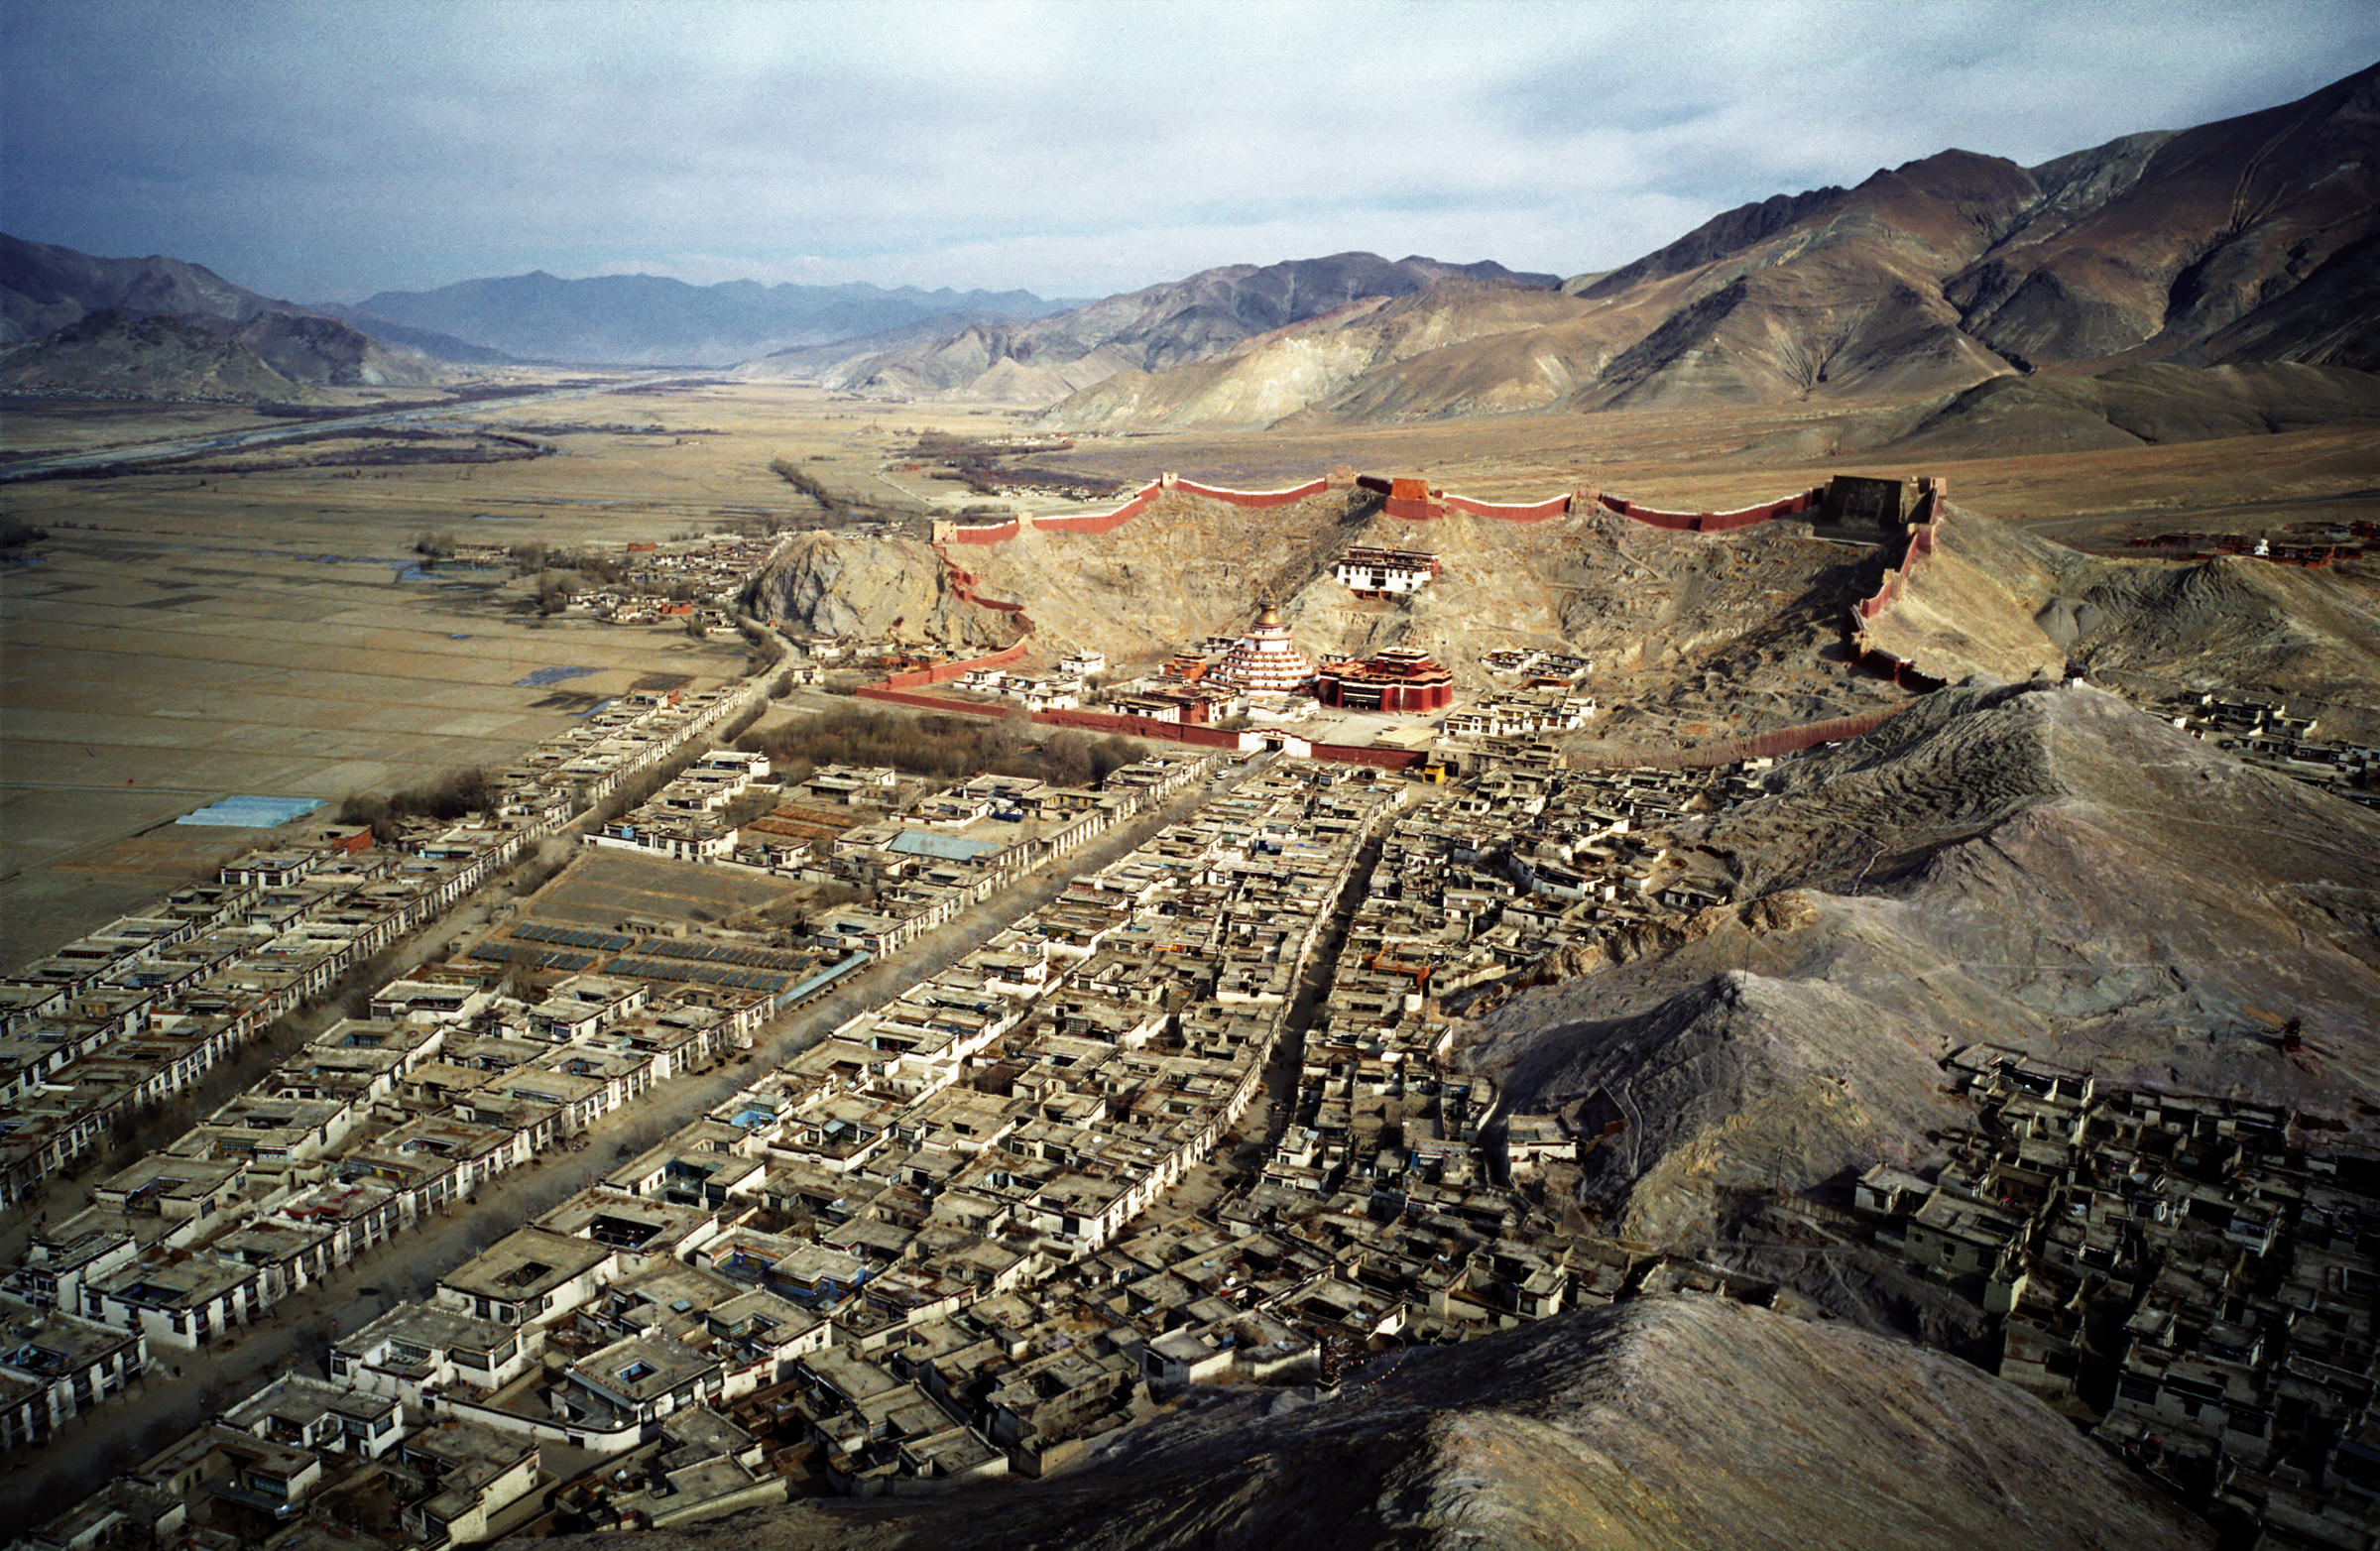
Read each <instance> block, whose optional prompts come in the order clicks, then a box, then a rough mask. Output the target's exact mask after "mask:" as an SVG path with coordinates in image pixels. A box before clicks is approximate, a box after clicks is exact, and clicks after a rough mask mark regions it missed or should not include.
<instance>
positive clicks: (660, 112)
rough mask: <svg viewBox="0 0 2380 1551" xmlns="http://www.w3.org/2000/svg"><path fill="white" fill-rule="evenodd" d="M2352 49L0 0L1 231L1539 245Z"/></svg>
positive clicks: (600, 270) (721, 252)
mask: <svg viewBox="0 0 2380 1551" xmlns="http://www.w3.org/2000/svg"><path fill="white" fill-rule="evenodd" d="M2376 59H2380V3H2374V0H2253V3H2247V4H2229V3H2193V0H2156V3H2142V4H2128V3H2116V0H2105V3H2098V0H2024V3H2020V0H2005V3H1995V0H1874V3H1842V0H1773V3H1770V0H1707V3H1701V0H1677V3H1669V4H1660V5H1652V4H1643V3H1602V0H1570V3H1566V4H1555V5H1532V4H1493V3H1485V0H1481V3H1472V4H1394V3H1385V0H1374V3H1363V4H1353V3H1319V4H1301V3H1295V0H1276V3H1267V4H1252V5H1242V4H1230V3H1205V4H1169V3H1145V4H1136V3H1130V0H1106V3H1102V0H1073V3H1059V4H967V3H955V0H954V3H923V0H920V3H897V0H874V3H868V4H836V3H831V0H811V3H798V4H796V3H771V4H752V3H742V4H731V3H721V4H709V3H698V0H696V3H688V0H670V3H661V0H626V3H596V0H370V3H365V4H350V3H346V0H303V3H297V4H278V3H266V0H249V3H244V4H222V3H211V0H175V3H172V4H164V5H159V4H148V3H139V4H133V3H112V0H67V3H58V4H54V3H51V0H0V230H5V231H7V232H9V233H11V234H13V235H16V236H19V237H27V238H32V239H34V240H36V241H42V242H52V243H59V244H62V245H64V246H67V247H71V248H79V249H81V250H83V251H85V252H89V253H97V254H102V255H105V256H109V257H121V256H127V255H146V254H151V253H163V254H168V255H171V256H173V257H176V258H180V259H187V260H190V261H192V262H195V263H199V264H204V265H206V266H207V267H208V268H210V269H213V270H215V271H216V272H217V273H219V274H221V275H223V276H224V277H226V278H227V279H230V280H233V281H235V282H237V283H239V284H241V285H244V286H247V287H250V288H251V289H254V290H258V291H262V292H265V293H267V294H268V295H271V296H276V297H281V298H288V299H292V300H297V301H334V300H346V301H352V300H357V299H360V298H363V297H365V296H368V295H370V294H372V293H374V292H377V291H382V290H425V289H428V288H431V287H435V286H440V285H445V284H448V283H451V282H454V281H460V280H467V279H473V278H477V277H484V276H495V275H515V274H521V273H525V272H527V271H530V270H533V269H542V270H545V271H548V272H550V273H552V274H556V275H561V276H566V277H578V276H586V275H601V274H623V273H643V274H652V275H666V276H673V277H676V278H678V279H681V280H685V281H689V282H693V283H697V284H709V283H712V282H716V281H722V280H745V279H750V280H759V281H763V282H769V283H774V282H779V281H796V282H802V283H808V284H822V283H838V282H845V281H868V282H872V283H875V284H878V285H884V286H899V285H914V286H921V287H926V288H929V289H930V288H935V287H943V286H948V287H954V288H957V289H961V290H964V289H968V288H976V287H980V288H984V289H989V290H1008V289H1015V288H1021V289H1025V290H1030V291H1034V292H1037V293H1039V294H1040V295H1042V296H1045V297H1097V296H1104V295H1108V294H1111V293H1114V292H1119V291H1127V290H1131V289H1134V288H1137V287H1140V286H1145V285H1151V284H1154V283H1156V282H1159V281H1164V280H1171V279H1177V278H1179V277H1181V276H1183V275H1187V274H1191V273H1193V272H1195V271H1197V270H1200V269H1204V268H1208V267H1211V266H1214V265H1219V264H1233V263H1256V264H1264V263H1272V262H1275V261H1278V260H1282V259H1291V258H1311V257H1316V256H1319V255H1323V254H1329V253H1336V252H1341V251H1345V250H1348V249H1368V250H1370V251H1373V252H1377V253H1382V254H1385V255H1387V256H1389V257H1391V258H1395V257H1401V256H1403V255H1405V254H1409V253H1418V254H1425V255H1428V256H1430V257H1432V258H1438V259H1444V260H1448V261H1452V262H1460V263H1468V262H1471V261H1473V260H1478V259H1495V260H1497V261H1499V262H1501V263H1504V264H1506V265H1508V266H1510V267H1512V268H1514V269H1519V270H1537V271H1546V272H1552V273H1556V274H1563V275H1569V274H1577V273H1580V272H1583V271H1589V270H1600V269H1607V268H1611V267H1613V266H1616V265H1618V264H1621V263H1625V262H1626V261H1627V260H1629V259H1632V258H1634V257H1636V256H1638V255H1639V254H1642V253H1644V252H1647V251H1649V250H1651V249H1653V248H1656V247H1658V246H1660V245H1661V244H1663V243H1665V242H1667V241H1669V240H1671V239H1672V238H1675V237H1677V236H1679V235H1680V234H1682V233H1684V232H1686V231H1688V230H1690V229H1691V228H1693V227H1694V226H1695V225H1697V224H1699V223H1700V222H1702V221H1703V220H1705V219H1707V218H1709V217H1710V216H1712V215H1713V214H1716V213H1717V212H1719V211H1721V210H1724V209H1726V208H1728V207H1730V206H1732V205H1735V204H1739V203H1743V202H1745V201H1747V200H1753V199H1760V198H1765V197H1767V196H1768V195H1770V194H1772V193H1779V192H1792V191H1797V190H1800V189H1803V188H1809V187H1816V186H1819V185H1821V184H1826V183H1845V184H1849V183H1856V182H1857V181H1859V180H1860V179H1864V178H1866V177H1867V176H1868V175H1870V174H1871V173H1873V172H1875V171H1876V170H1877V169H1878V168H1882V167H1890V166H1896V165H1898V164H1900V163H1902V162H1906V161H1910V160H1913V159H1915V158H1918V157H1924V156H1929V155H1932V154H1933V153H1935V152H1938V151H1942V150H1946V149H1949V148H1951V147H1954V146H1955V147H1960V148H1963V149H1966V150H1970V151H1979V152H1985V153H1990V154H1994V155H1999V156H2006V157H2010V158H2013V159H2014V160H2016V161H2018V162H2020V163H2025V164H2027V165H2031V164H2035V163H2039V162H2042V161H2046V160H2048V159H2049V158H2051V157H2054V156H2058V155H2062V154H2064V153H2066V152H2069V151H2076V150H2081V149H2083V148H2086V147H2089V146H2093V145H2097V144H2099V143H2101V142H2103V141H2106V140H2109V139H2112V138H2114V137H2115V136H2118V135H2123V134H2129V133H2132V132H2134V131H2138V130H2146V129H2161V128H2162V129H2178V128H2186V127H2188V126H2190V125H2193V124H2199V123H2204V122H2207V121H2210V120H2213V119H2218V118H2224V117H2228V116H2230V115H2233V114H2237V113H2243V112H2248V111H2252V110H2254V109H2257V108H2261V107H2268V106H2272V105H2274V104H2277V103H2281V102H2285V101H2288V100H2290V99H2292V98H2294V97H2298V96H2302V95H2304V94H2306V93H2307V92H2309V91H2312V90H2314V89H2316V88H2318V87H2320V86H2322V85H2324V84H2326V83H2328V82H2330V81H2332V80H2335V79H2337V78H2338V77H2340V76H2342V75H2345V74H2348V73H2350V72H2352V71H2354V70H2356V69H2358V68H2361V67H2362V66H2364V65H2367V64H2370V63H2372V62H2373V61H2374V60H2376Z"/></svg>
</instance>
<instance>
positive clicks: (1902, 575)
mask: <svg viewBox="0 0 2380 1551" xmlns="http://www.w3.org/2000/svg"><path fill="white" fill-rule="evenodd" d="M1918 484H1919V494H1918V499H1917V508H1916V510H1915V512H1914V513H1913V514H1912V516H1913V518H1914V519H1915V520H1916V521H1915V522H1914V523H1913V524H1912V526H1911V527H1910V529H1909V534H1908V537H1907V538H1906V539H1905V540H1903V542H1902V545H1901V557H1900V559H1899V561H1898V562H1897V563H1895V564H1893V565H1891V566H1889V567H1887V568H1886V570H1885V572H1884V577H1883V580H1882V581H1881V582H1880V583H1879V584H1878V585H1877V588H1876V591H1875V595H1874V596H1873V597H1868V598H1861V599H1860V600H1859V601H1858V602H1856V603H1854V604H1852V605H1851V606H1850V608H1848V609H1846V610H1845V611H1844V621H1843V647H1844V653H1845V654H1846V655H1847V656H1849V657H1850V659H1851V663H1852V665H1853V666H1854V667H1857V668H1859V669H1860V670H1862V671H1864V672H1869V673H1873V674H1875V675H1876V676H1877V677H1879V678H1889V679H1891V680H1892V681H1893V682H1894V683H1896V684H1899V685H1900V686H1901V687H1902V688H1904V689H1914V690H1916V691H1918V692H1919V693H1921V694H1923V693H1927V692H1929V691H1932V690H1936V689H1940V688H1941V687H1942V686H1943V684H1944V682H1945V680H1943V679H1940V678H1937V677H1935V676H1934V675H1933V674H1932V673H1928V672H1926V671H1924V670H1923V669H1921V668H1919V667H1918V665H1917V664H1916V663H1914V662H1912V661H1910V660H1909V659H1908V658H1906V657H1902V656H1895V655H1894V654H1892V653H1890V652H1887V651H1885V650H1884V649H1883V648H1881V647H1879V646H1877V645H1876V644H1875V642H1874V640H1873V639H1872V638H1871V637H1869V635H1868V633H1867V622H1868V621H1870V620H1872V619H1875V618H1876V617H1877V616H1879V615H1881V614H1882V613H1883V612H1884V611H1885V610H1886V609H1889V608H1891V607H1892V606H1893V605H1894V604H1895V603H1898V602H1899V601H1900V600H1901V597H1902V596H1903V594H1904V593H1906V592H1907V590H1908V586H1909V578H1910V577H1912V576H1914V575H1916V574H1917V571H1918V568H1919V567H1920V566H1921V565H1923V564H1924V563H1925V562H1926V560H1927V559H1928V558H1930V557H1931V556H1932V555H1933V553H1934V545H1935V541H1936V536H1937V535H1938V534H1939V533H1940V532H1941V529H1942V524H1943V522H1944V521H1945V517H1946V514H1945V511H1944V497H1945V495H1946V494H1947V493H1948V486H1947V484H1946V483H1945V482H1944V481H1941V480H1920V481H1919V482H1918Z"/></svg>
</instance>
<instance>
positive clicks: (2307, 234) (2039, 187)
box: [828, 65, 2380, 429]
mask: <svg viewBox="0 0 2380 1551" xmlns="http://www.w3.org/2000/svg"><path fill="white" fill-rule="evenodd" d="M1053 321H1054V320H1053ZM2151 361H2162V362H2170V363H2174V364H2177V365H2185V366H2201V365H2214V364H2223V363H2242V362H2271V361H2290V362H2306V363H2312V364H2320V365H2327V366H2334V367H2346V368H2354V369H2362V370H2368V369H2370V368H2371V367H2373V366H2374V365H2376V364H2380V65H2375V66H2372V67H2368V68H2366V69H2363V70H2360V71H2358V72H2357V73H2355V74H2354V75H2351V76H2348V77H2347V78H2345V79H2343V80H2340V81H2337V82H2335V83H2333V84H2332V85H2329V86H2326V87H2324V88H2323V89H2321V91H2318V92H2315V93H2313V94H2311V95H2309V96H2307V97H2305V98H2302V99H2300V100H2299V101H2296V102H2292V103H2288V104H2285V105H2283V106H2280V107H2276V108H2270V109H2266V110H2264V111H2261V112H2257V113H2250V114H2246V115H2243V116H2241V117H2238V118H2233V119H2226V120H2223V121H2221V122H2218V123H2213V124H2207V125H2203V126H2201V127H2199V128H2196V129H2191V130H2185V131H2182V132H2180V133H2166V132H2157V133H2148V134H2135V135H2129V136H2125V137H2123V138H2121V139H2118V140H2113V141H2110V142H2108V143H2107V144H2105V145H2103V146H2099V147H2097V148H2095V149H2092V150H2089V151H2083V152H2078V153H2076V154H2074V155H2072V156H2067V157H2061V158H2059V159H2057V160H2055V161H2052V162H2048V163H2044V164H2043V165H2041V166H2039V167H2033V168H2024V167H2020V166H2018V165H2017V164H2016V163H2014V162H2011V161H2008V160H2006V159H2004V158H2000V157H1992V156H1984V155H1978V154H1976V153H1973V152H1967V151H1957V150H1954V151H1946V152H1943V153H1941V154H1939V155H1936V156H1932V157H1928V158H1925V159H1923V160H1921V161H1916V162H1911V163H1908V164H1906V165H1904V166H1901V167H1898V168H1893V169H1888V170H1880V171H1878V172H1877V173H1876V174H1875V175H1874V176H1872V177H1870V178H1869V179H1866V180H1865V181H1863V182H1861V183H1860V184H1858V185H1857V186H1856V187H1852V188H1841V187H1827V188H1818V189H1812V190H1810V191H1807V192H1804V193H1799V194H1790V195H1788V194H1779V195H1777V196H1775V197H1772V198H1769V199H1766V200H1763V201H1761V202H1759V203H1756V204H1747V205H1743V206H1741V207H1739V208H1736V209H1733V210H1728V211H1725V212H1724V213H1722V214H1720V215H1717V216H1714V217H1713V218H1712V219H1711V220H1709V221H1706V222H1705V223H1703V224H1702V225H1701V226H1699V227H1697V228H1695V229H1694V230H1693V231H1691V232H1688V233H1687V234H1686V235H1684V236H1683V237H1680V238H1679V239H1677V240H1676V241H1675V242H1672V243H1670V244H1668V245H1666V246H1665V247H1662V248H1660V249H1657V250H1655V251H1654V252H1652V253H1649V254H1646V255H1645V256H1644V257H1642V258H1640V259H1637V260H1636V261H1634V262H1633V263H1630V264H1627V265H1624V266H1622V267H1621V268H1619V269H1616V270H1612V271H1609V272H1607V273H1604V274H1600V275H1594V276H1582V277H1579V278H1577V280H1575V281H1574V282H1572V283H1570V284H1568V285H1565V286H1564V287H1563V289H1562V292H1561V294H1560V295H1559V296H1557V297H1549V298H1531V299H1530V300H1528V301H1527V302H1525V303H1521V302H1516V301H1515V298H1512V297H1510V296H1508V295H1503V294H1499V293H1498V292H1497V291H1495V290H1492V289H1487V288H1481V287H1476V286H1475V287H1468V288H1447V289H1440V290H1434V291H1431V292H1427V293H1423V294H1421V295H1418V296H1408V297H1405V298H1399V299H1398V300H1396V301H1392V302H1388V303H1384V304H1382V303H1374V304H1371V305H1368V306H1357V307H1350V308H1346V309H1344V310H1340V311H1335V312H1329V313H1325V314H1322V315H1319V316H1315V317H1312V318H1310V319H1307V320H1303V321H1300V322H1297V323H1295V324H1293V325H1291V326H1288V327H1285V328H1281V329H1278V330H1275V331H1273V332H1271V333H1267V334H1263V335H1259V336H1256V337H1252V338H1249V339H1248V340H1245V341H1243V342H1241V343H1239V344H1237V345H1235V346H1232V347H1230V348H1228V349H1226V350H1224V351H1222V352H1219V353H1216V354H1213V355H1211V356H1209V357H1208V358H1206V359H1203V360H1200V361H1198V362H1195V363H1193V364H1189V365H1186V366H1179V365H1177V366H1175V367H1173V368H1172V369H1170V370H1167V369H1163V368H1162V367H1161V366H1144V367H1143V369H1142V370H1141V371H1140V372H1139V373H1137V374H1125V373H1121V372H1119V373H1114V374H1110V375H1109V376H1107V377H1106V378H1104V379H1103V380H1102V381H1101V382H1099V383H1098V384H1096V385H1090V386H1087V387H1085V388H1083V389H1081V390H1078V391H1077V392H1075V393H1074V394H1072V395H1071V396H1070V397H1068V398H1066V399H1064V400H1061V401H1059V402H1058V403H1056V404H1055V405H1054V406H1053V407H1052V408H1051V410H1050V411H1049V414H1048V417H1047V418H1048V421H1049V423H1050V424H1052V425H1055V426H1062V427H1082V428H1123V427H1133V428H1141V429H1148V428H1158V427H1187V426H1205V427H1216V428H1223V427H1248V426H1253V425H1258V424H1266V423H1272V422H1275V421H1277V420H1279V419H1282V418H1288V417H1290V416H1293V415H1305V416H1311V417H1317V418H1325V419H1330V420H1337V421H1352V422H1378V421H1392V420H1410V419H1418V418H1437V417H1444V416H1456V415H1466V414H1479V413H1503V412H1512V411H1527V410H1567V411H1584V410H1599V409H1606V408H1625V407H1639V406H1641V407H1659V406H1667V405H1678V404H1685V403H1708V402H1711V401H1713V400H1718V401H1722V402H1725V401H1736V402H1746V403H1753V402H1770V403H1774V402H1780V401H1803V400H1817V401H1822V402H1823V401H1849V400H1855V399H1871V398H1876V397H1894V398H1900V399H1909V398H1912V397H1915V396H1919V395H1926V394H1944V393H1955V392H1957V391H1960V390H1963V389H1968V388H1972V387H1974V386H1975V385H1977V384H1979V383H1983V382H1986V381H1988V380H1990V379H1993V378H1999V377H2018V376H2026V375H2031V374H2035V373H2040V374H2043V375H2080V374H2086V373H2091V372H2096V371H2100V370H2104V369H2107V368H2109V367H2114V366H2121V365H2127V364H2137V363H2142V362H2151ZM828 380H829V381H832V380H833V379H832V378H831V377H830V378H829V379H828Z"/></svg>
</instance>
